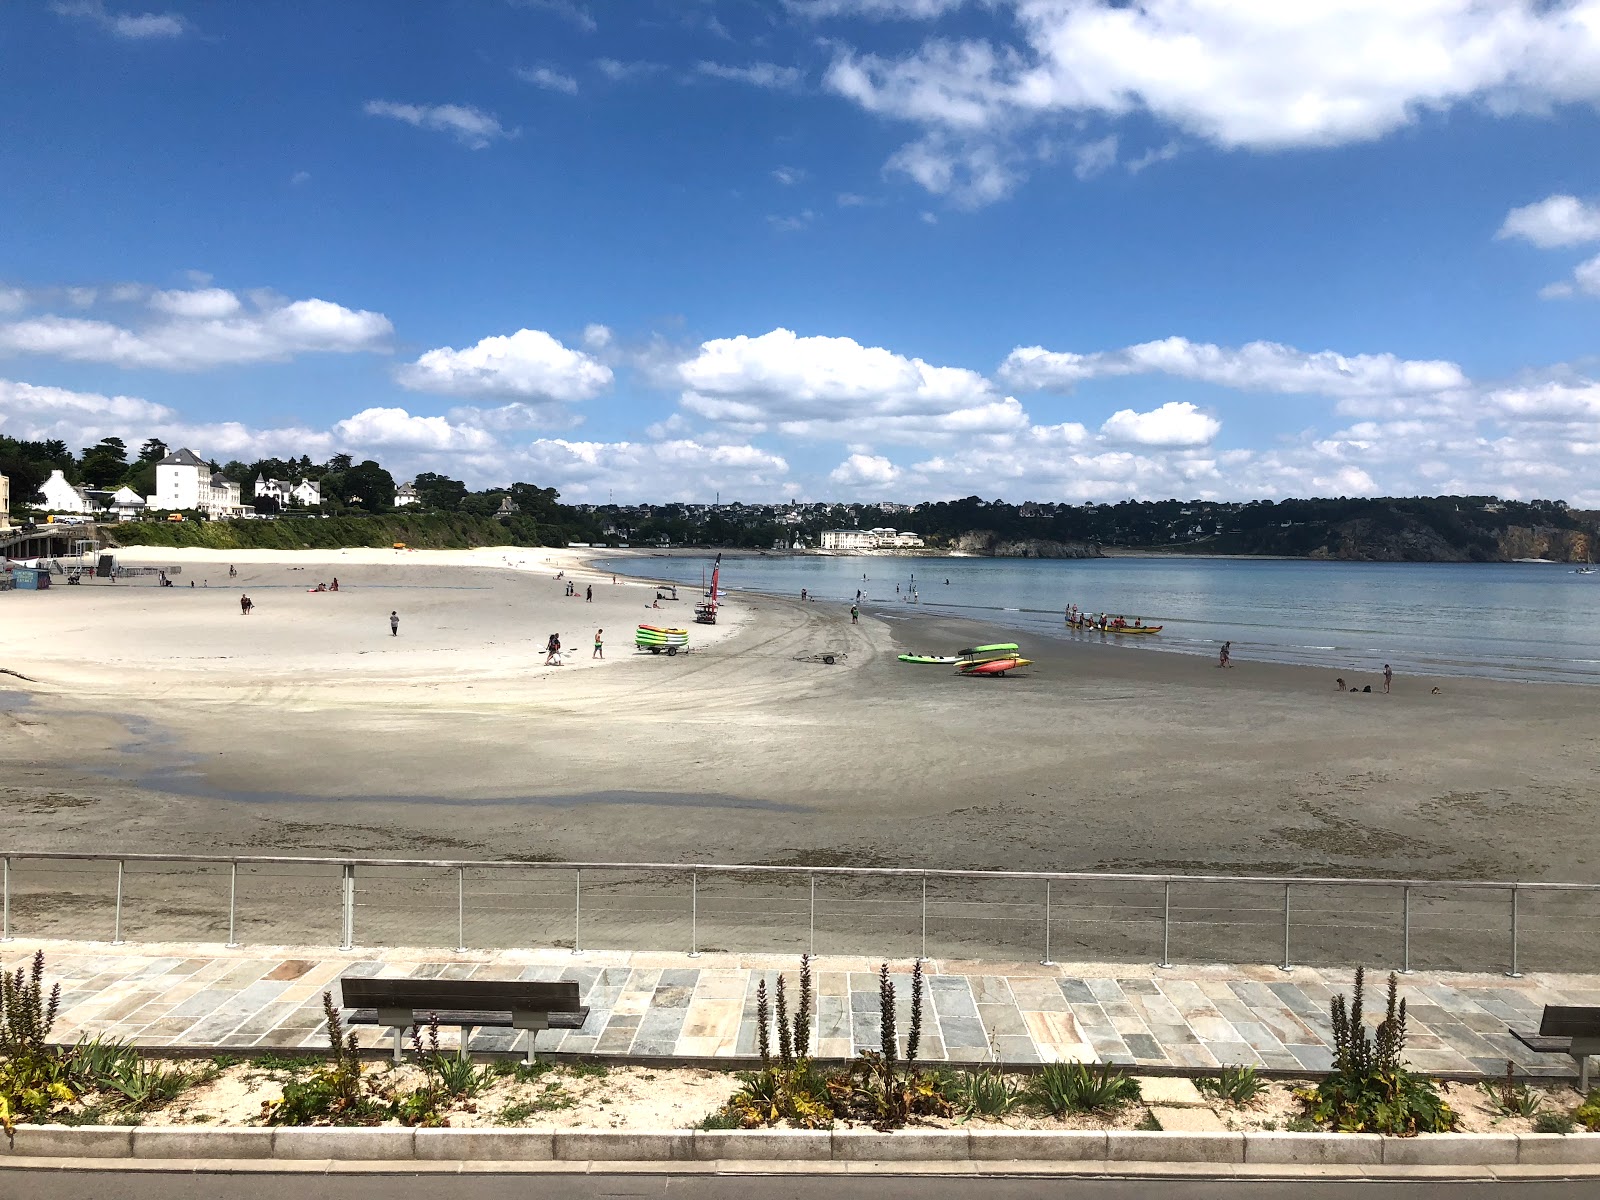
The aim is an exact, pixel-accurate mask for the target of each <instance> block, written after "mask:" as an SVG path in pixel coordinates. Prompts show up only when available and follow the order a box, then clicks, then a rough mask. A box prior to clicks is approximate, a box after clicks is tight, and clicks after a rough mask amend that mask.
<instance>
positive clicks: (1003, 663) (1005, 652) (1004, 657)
mask: <svg viewBox="0 0 1600 1200" xmlns="http://www.w3.org/2000/svg"><path fill="white" fill-rule="evenodd" d="M900 661H901V662H903V663H920V664H924V665H927V666H941V667H954V668H955V669H956V673H957V674H958V675H1004V674H1005V673H1006V672H1007V671H1016V670H1020V669H1021V668H1023V667H1027V666H1032V665H1033V660H1032V659H1031V658H1023V657H1022V654H1021V648H1020V647H1019V646H1018V645H1017V643H1015V642H990V643H989V644H988V645H986V646H968V647H967V648H966V649H965V650H958V651H957V652H956V653H954V654H902V655H900Z"/></svg>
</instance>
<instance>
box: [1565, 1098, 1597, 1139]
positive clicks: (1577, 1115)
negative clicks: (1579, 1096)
mask: <svg viewBox="0 0 1600 1200" xmlns="http://www.w3.org/2000/svg"><path fill="white" fill-rule="evenodd" d="M1572 1115H1573V1118H1574V1119H1575V1120H1576V1121H1577V1122H1578V1124H1580V1125H1582V1126H1583V1127H1584V1128H1585V1129H1587V1130H1588V1131H1589V1132H1590V1133H1600V1088H1595V1089H1594V1091H1592V1092H1590V1093H1589V1094H1588V1096H1587V1097H1585V1098H1584V1101H1583V1103H1582V1104H1580V1105H1579V1106H1578V1108H1577V1110H1576V1111H1575V1112H1574V1113H1573V1114H1572Z"/></svg>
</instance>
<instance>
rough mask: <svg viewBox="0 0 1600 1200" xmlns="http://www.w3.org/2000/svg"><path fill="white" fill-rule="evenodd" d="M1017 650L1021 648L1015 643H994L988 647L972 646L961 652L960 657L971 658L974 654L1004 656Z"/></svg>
mask: <svg viewBox="0 0 1600 1200" xmlns="http://www.w3.org/2000/svg"><path fill="white" fill-rule="evenodd" d="M1019 649H1021V647H1020V646H1018V645H1017V644H1016V643H1015V642H995V643H994V644H992V645H989V646H973V647H971V648H970V649H967V650H963V651H961V657H962V658H971V657H972V656H973V655H974V654H996V653H998V654H1005V653H1008V652H1009V653H1013V654H1014V653H1016V651H1017V650H1019Z"/></svg>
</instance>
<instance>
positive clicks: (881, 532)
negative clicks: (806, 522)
mask: <svg viewBox="0 0 1600 1200" xmlns="http://www.w3.org/2000/svg"><path fill="white" fill-rule="evenodd" d="M921 545H922V538H921V536H920V535H918V534H915V533H900V532H899V531H898V530H894V529H824V530H823V531H822V548H823V549H824V550H909V549H916V548H918V547H920V546H921Z"/></svg>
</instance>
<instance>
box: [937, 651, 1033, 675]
mask: <svg viewBox="0 0 1600 1200" xmlns="http://www.w3.org/2000/svg"><path fill="white" fill-rule="evenodd" d="M1032 665H1033V659H1031V658H1019V657H1017V656H1015V655H1012V656H1009V657H1006V658H979V659H973V660H971V661H970V662H964V663H962V664H961V665H960V666H959V667H957V668H956V670H958V671H959V672H960V673H961V674H963V675H1004V674H1005V673H1006V672H1007V671H1017V670H1021V669H1022V668H1023V667H1031V666H1032Z"/></svg>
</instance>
